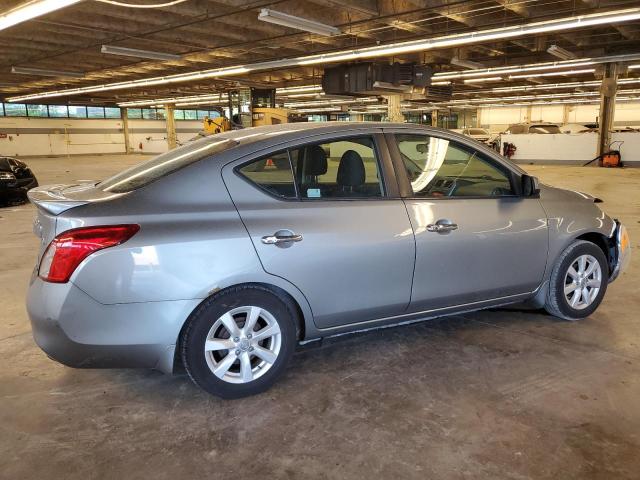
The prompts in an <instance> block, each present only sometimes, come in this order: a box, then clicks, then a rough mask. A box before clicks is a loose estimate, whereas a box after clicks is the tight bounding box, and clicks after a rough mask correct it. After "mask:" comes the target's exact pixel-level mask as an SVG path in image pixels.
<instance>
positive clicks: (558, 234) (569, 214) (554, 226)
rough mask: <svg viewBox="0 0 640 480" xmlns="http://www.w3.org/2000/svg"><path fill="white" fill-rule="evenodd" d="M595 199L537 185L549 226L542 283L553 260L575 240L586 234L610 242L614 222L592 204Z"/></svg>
mask: <svg viewBox="0 0 640 480" xmlns="http://www.w3.org/2000/svg"><path fill="white" fill-rule="evenodd" d="M594 201H595V198H594V197H592V196H590V195H586V194H582V193H578V192H573V191H570V190H563V189H560V188H554V187H549V186H547V185H543V186H541V189H540V202H541V204H542V207H543V208H544V210H545V212H546V214H547V219H548V225H549V261H548V262H547V268H546V271H545V280H548V279H549V277H550V275H551V270H552V269H553V266H554V265H555V259H556V258H558V256H559V255H560V254H561V253H562V252H563V251H564V250H565V249H566V248H567V247H568V246H569V245H570V244H571V243H572V242H574V241H575V239H576V238H578V237H581V236H583V235H586V234H599V235H602V236H603V237H604V238H606V239H610V238H611V237H612V236H613V234H614V231H615V228H616V223H615V221H614V220H613V219H612V218H611V217H609V216H608V215H607V214H606V213H604V212H603V211H602V210H600V209H599V208H598V206H597V205H596V204H595V202H594Z"/></svg>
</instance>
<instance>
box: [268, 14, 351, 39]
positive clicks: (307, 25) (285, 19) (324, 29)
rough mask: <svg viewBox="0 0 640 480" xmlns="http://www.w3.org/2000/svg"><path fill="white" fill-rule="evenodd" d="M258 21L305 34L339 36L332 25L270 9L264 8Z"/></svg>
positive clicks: (338, 30)
mask: <svg viewBox="0 0 640 480" xmlns="http://www.w3.org/2000/svg"><path fill="white" fill-rule="evenodd" d="M258 20H262V21H263V22H269V23H275V24H277V25H282V26H283V27H289V28H295V29H297V30H304V31H305V32H311V33H317V34H318V35H324V36H325V37H330V36H332V35H338V34H339V33H341V32H340V29H339V28H336V27H334V26H332V25H326V24H324V23H320V22H316V21H313V20H309V19H307V18H301V17H296V16H294V15H288V14H286V13H282V12H277V11H276V10H271V9H269V8H263V9H262V10H260V14H259V15H258Z"/></svg>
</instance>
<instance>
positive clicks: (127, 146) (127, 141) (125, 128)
mask: <svg viewBox="0 0 640 480" xmlns="http://www.w3.org/2000/svg"><path fill="white" fill-rule="evenodd" d="M120 118H121V119H122V134H123V136H124V153H132V152H133V148H132V147H131V138H130V135H129V115H128V113H127V109H126V108H121V109H120Z"/></svg>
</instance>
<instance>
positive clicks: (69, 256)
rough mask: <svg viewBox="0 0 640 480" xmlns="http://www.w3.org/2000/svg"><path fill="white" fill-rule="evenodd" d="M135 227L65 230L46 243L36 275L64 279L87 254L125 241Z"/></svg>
mask: <svg viewBox="0 0 640 480" xmlns="http://www.w3.org/2000/svg"><path fill="white" fill-rule="evenodd" d="M138 230H140V225H105V226H98V227H84V228H75V229H73V230H67V231H66V232H63V233H61V234H60V235H58V236H57V237H56V238H54V239H53V240H52V241H51V243H50V244H49V246H48V247H47V250H46V251H45V252H44V255H43V256H42V260H41V261H40V268H39V269H38V275H39V276H40V277H41V278H42V279H43V280H45V281H47V282H54V283H66V282H68V281H69V278H70V277H71V274H72V273H73V272H74V271H75V269H76V268H77V267H78V265H80V263H81V262H82V261H83V260H84V259H85V258H87V257H88V256H89V255H91V254H92V253H94V252H97V251H98V250H103V249H105V248H109V247H114V246H116V245H120V244H121V243H124V242H126V241H127V240H129V239H130V238H131V237H133V236H134V235H135V234H136V232H137V231H138Z"/></svg>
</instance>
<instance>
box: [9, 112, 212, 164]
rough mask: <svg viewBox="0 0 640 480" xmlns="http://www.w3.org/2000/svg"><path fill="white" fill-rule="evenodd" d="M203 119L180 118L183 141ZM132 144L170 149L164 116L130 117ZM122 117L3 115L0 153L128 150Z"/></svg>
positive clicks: (153, 150) (155, 150)
mask: <svg viewBox="0 0 640 480" xmlns="http://www.w3.org/2000/svg"><path fill="white" fill-rule="evenodd" d="M201 129H202V122H201V121H200V120H193V121H191V120H185V121H176V130H177V135H178V140H179V141H185V140H188V139H190V138H192V137H194V136H195V135H196V134H197V132H198V131H200V130H201ZM129 132H130V144H131V145H130V146H131V148H132V149H133V150H134V151H135V152H138V153H162V152H165V151H166V150H167V141H166V125H165V121H164V120H129ZM125 151H126V149H125V144H124V131H123V127H122V120H121V119H85V118H83V119H71V118H24V117H0V155H9V156H15V157H20V156H53V155H78V154H83V155H88V154H103V153H124V152H125Z"/></svg>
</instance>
